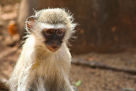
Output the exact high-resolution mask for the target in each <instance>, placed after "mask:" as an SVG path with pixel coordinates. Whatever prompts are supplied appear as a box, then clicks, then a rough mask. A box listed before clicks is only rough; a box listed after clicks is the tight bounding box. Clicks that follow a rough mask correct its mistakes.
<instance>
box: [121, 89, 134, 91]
mask: <svg viewBox="0 0 136 91" xmlns="http://www.w3.org/2000/svg"><path fill="white" fill-rule="evenodd" d="M123 91H135V90H133V89H130V88H124V89H123Z"/></svg>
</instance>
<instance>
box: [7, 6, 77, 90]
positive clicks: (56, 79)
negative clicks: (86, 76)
mask: <svg viewBox="0 0 136 91" xmlns="http://www.w3.org/2000/svg"><path fill="white" fill-rule="evenodd" d="M75 26H76V24H75V23H73V17H72V16H71V14H70V13H69V12H66V11H65V10H64V9H60V8H54V9H43V10H40V11H38V12H36V14H35V15H34V16H30V17H28V19H27V20H26V30H27V32H28V35H27V39H26V41H25V43H24V45H23V50H22V52H21V55H20V57H19V59H18V62H17V64H16V66H15V68H14V71H13V73H12V75H11V77H10V79H9V81H8V83H7V84H8V85H9V88H10V90H11V91H75V90H74V89H73V87H72V86H71V85H70V82H69V71H70V67H71V54H70V52H69V49H68V47H67V44H68V39H69V38H70V37H72V35H73V33H74V32H75V31H74V28H75Z"/></svg>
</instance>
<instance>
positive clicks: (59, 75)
mask: <svg viewBox="0 0 136 91" xmlns="http://www.w3.org/2000/svg"><path fill="white" fill-rule="evenodd" d="M34 67H36V68H35V79H36V80H35V82H34V83H35V84H37V88H39V87H41V88H43V89H45V90H46V91H63V89H64V86H65V85H64V84H65V79H64V78H65V76H66V74H65V73H64V72H65V70H64V69H65V67H64V66H63V65H60V64H58V63H56V62H46V63H38V64H35V66H34Z"/></svg>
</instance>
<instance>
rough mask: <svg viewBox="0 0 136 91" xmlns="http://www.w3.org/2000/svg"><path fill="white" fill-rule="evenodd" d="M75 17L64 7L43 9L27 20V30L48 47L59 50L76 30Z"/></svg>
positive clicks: (51, 49)
mask: <svg viewBox="0 0 136 91" xmlns="http://www.w3.org/2000/svg"><path fill="white" fill-rule="evenodd" d="M75 26H76V24H75V23H73V17H72V16H71V15H70V14H69V13H68V12H66V11H65V10H64V9H59V8H54V9H43V10H40V11H38V12H36V14H35V15H34V16H30V17H28V19H27V20H26V30H27V31H28V32H29V33H30V34H32V35H34V37H35V39H36V41H38V42H39V45H40V44H44V45H45V47H47V49H49V50H50V51H52V52H54V51H57V50H58V49H59V48H60V47H61V45H62V43H68V39H69V38H70V37H71V36H72V34H73V33H74V32H75V31H74V28H75Z"/></svg>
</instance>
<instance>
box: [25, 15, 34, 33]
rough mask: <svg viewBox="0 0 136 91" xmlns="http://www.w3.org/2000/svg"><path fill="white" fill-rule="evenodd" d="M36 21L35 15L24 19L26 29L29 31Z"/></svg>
mask: <svg viewBox="0 0 136 91" xmlns="http://www.w3.org/2000/svg"><path fill="white" fill-rule="evenodd" d="M35 23H36V17H35V16H30V17H28V18H27V20H26V28H27V30H28V31H31V29H32V27H33V26H34V24H35Z"/></svg>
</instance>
